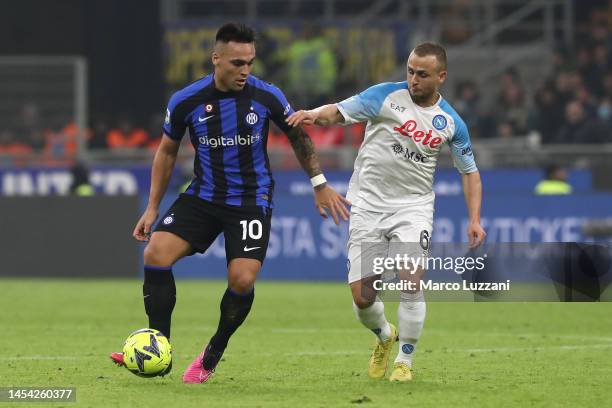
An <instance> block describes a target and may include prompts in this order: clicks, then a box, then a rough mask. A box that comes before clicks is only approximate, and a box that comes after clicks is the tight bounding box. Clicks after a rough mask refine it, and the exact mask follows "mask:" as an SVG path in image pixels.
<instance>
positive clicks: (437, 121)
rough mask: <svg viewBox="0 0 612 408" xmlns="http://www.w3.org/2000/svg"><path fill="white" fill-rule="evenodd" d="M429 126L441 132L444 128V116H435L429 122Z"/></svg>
mask: <svg viewBox="0 0 612 408" xmlns="http://www.w3.org/2000/svg"><path fill="white" fill-rule="evenodd" d="M431 124H432V125H433V127H435V128H436V129H438V130H442V129H444V128H445V127H446V124H447V123H446V118H445V117H444V115H436V116H434V118H433V120H432V121H431Z"/></svg>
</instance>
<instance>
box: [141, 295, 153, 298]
mask: <svg viewBox="0 0 612 408" xmlns="http://www.w3.org/2000/svg"><path fill="white" fill-rule="evenodd" d="M149 296H151V295H144V296H143V298H145V299H146V298H148V297H149Z"/></svg>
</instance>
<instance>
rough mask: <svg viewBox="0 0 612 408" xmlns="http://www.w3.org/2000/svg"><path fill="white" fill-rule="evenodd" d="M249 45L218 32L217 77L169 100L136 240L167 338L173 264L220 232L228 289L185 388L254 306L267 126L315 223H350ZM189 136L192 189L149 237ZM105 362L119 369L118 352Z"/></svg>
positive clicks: (203, 373) (149, 297)
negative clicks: (299, 172) (303, 180)
mask: <svg viewBox="0 0 612 408" xmlns="http://www.w3.org/2000/svg"><path fill="white" fill-rule="evenodd" d="M254 37H255V33H254V31H253V30H252V29H251V28H249V27H246V26H244V25H238V24H226V25H224V26H222V27H221V28H220V29H219V31H218V32H217V36H216V43H215V48H214V52H213V54H212V62H213V64H214V73H213V74H211V75H208V76H206V77H204V78H202V79H200V80H198V81H196V82H194V83H193V84H191V85H189V86H187V87H185V88H183V89H181V90H180V91H178V92H176V93H175V94H174V95H173V96H172V97H171V98H170V102H169V104H168V109H167V110H166V120H165V124H164V127H163V130H164V136H163V138H162V141H161V144H160V146H159V148H158V150H157V153H156V154H155V158H154V160H153V167H152V172H151V191H150V194H149V203H148V206H147V209H146V211H145V213H144V214H143V216H142V217H141V219H140V220H139V221H138V224H137V225H136V227H135V229H134V233H133V235H134V237H135V238H136V239H137V240H139V241H147V240H148V241H149V243H148V245H147V247H146V249H145V252H144V262H145V270H144V277H145V279H144V286H143V295H144V303H145V310H146V312H147V315H148V317H149V327H151V328H154V329H157V330H160V331H161V332H162V333H164V334H165V335H166V336H167V337H168V338H169V337H170V319H171V314H172V310H173V309H174V305H175V302H176V287H175V284H174V277H173V274H172V265H174V263H175V262H176V261H178V260H179V259H181V258H183V257H184V256H188V255H192V254H193V253H195V252H204V251H206V250H207V249H208V247H209V246H210V245H211V244H212V243H213V241H214V240H215V239H216V237H217V236H218V235H219V234H220V233H221V232H223V234H224V236H225V250H226V257H227V269H228V271H227V276H228V288H227V290H226V291H225V294H224V295H223V299H222V300H221V318H220V320H219V325H218V328H217V331H216V333H215V334H214V335H213V336H212V338H211V339H210V342H209V343H208V345H207V346H206V347H205V349H204V351H202V353H201V354H200V355H199V356H198V357H197V358H196V359H195V360H194V361H193V363H192V364H191V365H190V366H189V367H188V368H187V370H186V371H185V373H184V374H183V381H184V382H186V383H202V382H205V381H207V380H208V378H209V377H210V375H211V374H212V373H213V372H214V369H215V367H216V366H217V363H218V362H219V360H220V359H221V356H222V354H223V352H224V350H225V348H226V347H227V343H228V340H229V338H230V336H231V335H232V334H233V333H234V332H235V331H236V329H237V328H238V327H239V326H240V325H241V324H242V322H243V321H244V320H245V318H246V317H247V315H248V313H249V311H250V309H251V305H252V303H253V298H254V283H255V278H256V277H257V273H258V272H259V270H260V268H261V265H262V263H263V260H264V257H265V254H266V249H267V247H268V239H269V235H270V221H271V215H272V207H273V205H272V202H273V201H272V199H273V196H274V180H273V178H272V173H271V170H270V163H269V160H268V154H267V151H266V144H267V138H268V125H269V121H270V119H272V120H273V121H274V122H275V123H276V125H277V126H279V127H280V128H281V129H282V130H283V131H284V132H285V133H286V134H287V136H288V137H289V140H290V142H291V145H292V147H293V150H294V152H295V155H296V157H297V158H298V160H299V162H300V164H301V165H302V167H303V168H304V170H305V171H306V173H307V174H308V176H309V177H310V178H311V182H312V185H313V188H314V197H315V205H316V207H317V208H318V210H319V212H320V214H321V216H323V217H327V210H329V211H330V212H331V215H332V217H333V219H334V221H335V222H336V224H338V223H339V218H343V219H344V220H347V219H348V211H347V209H346V206H345V205H346V204H348V201H346V199H345V198H344V197H342V196H341V195H339V194H338V193H337V192H335V191H334V190H333V189H332V188H330V187H329V186H327V184H326V181H325V177H324V176H323V173H322V171H321V168H320V165H319V161H318V159H317V156H316V154H315V151H314V148H313V144H312V141H311V140H310V138H309V137H308V134H307V133H306V132H305V131H304V130H303V129H302V128H301V127H295V128H294V127H291V126H289V125H288V124H287V123H286V119H287V117H288V116H289V115H291V114H292V113H293V109H292V108H291V106H290V105H289V103H288V102H287V100H286V98H285V96H284V95H283V93H282V92H281V91H280V89H278V88H277V87H275V86H274V85H272V84H269V83H267V82H264V81H262V80H260V79H258V78H256V77H254V76H252V75H250V72H251V68H252V65H253V61H254V60H255V44H254V39H255V38H254ZM186 130H189V136H190V138H191V144H192V145H193V147H194V149H195V152H196V155H195V163H194V178H193V181H192V182H191V184H190V185H189V187H188V188H187V190H186V191H185V192H184V193H182V194H181V195H180V196H179V197H178V199H177V200H176V201H175V202H174V204H173V205H172V207H171V208H170V209H169V210H168V212H167V213H166V214H165V215H164V216H163V217H162V218H161V221H160V222H159V223H158V224H157V226H156V227H155V229H154V232H153V233H152V234H151V228H152V226H153V224H154V223H155V220H156V219H157V217H158V212H159V203H160V201H161V199H162V197H163V195H164V193H165V191H166V188H167V186H168V181H169V179H170V175H171V173H172V169H173V168H174V164H175V161H176V156H177V153H178V149H179V144H180V141H181V139H182V137H183V135H184V134H185V132H186ZM111 358H113V360H114V361H115V362H116V363H118V364H120V365H122V363H123V355H121V354H120V353H113V354H112V355H111Z"/></svg>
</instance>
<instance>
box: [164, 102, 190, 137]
mask: <svg viewBox="0 0 612 408" xmlns="http://www.w3.org/2000/svg"><path fill="white" fill-rule="evenodd" d="M179 102H180V98H179V96H178V95H177V94H174V95H172V97H171V98H170V101H169V102H168V107H167V108H166V118H165V119H164V125H163V127H162V128H163V131H164V133H165V134H166V135H167V136H168V137H169V138H170V139H172V140H176V141H180V140H181V139H182V138H183V136H184V135H185V129H186V128H187V124H186V122H185V116H184V115H181V109H180V104H179Z"/></svg>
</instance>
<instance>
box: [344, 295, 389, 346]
mask: <svg viewBox="0 0 612 408" xmlns="http://www.w3.org/2000/svg"><path fill="white" fill-rule="evenodd" d="M353 310H355V314H356V315H357V319H359V321H360V322H361V324H363V325H364V326H365V327H367V328H368V329H370V330H372V332H374V334H375V335H376V337H378V340H380V341H386V340H389V338H390V337H391V326H389V322H388V321H387V318H386V317H385V305H384V304H383V302H382V301H381V300H380V299H379V298H376V301H375V302H374V303H373V304H372V305H371V306H369V307H366V308H365V309H360V308H358V307H357V305H356V304H355V302H353Z"/></svg>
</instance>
